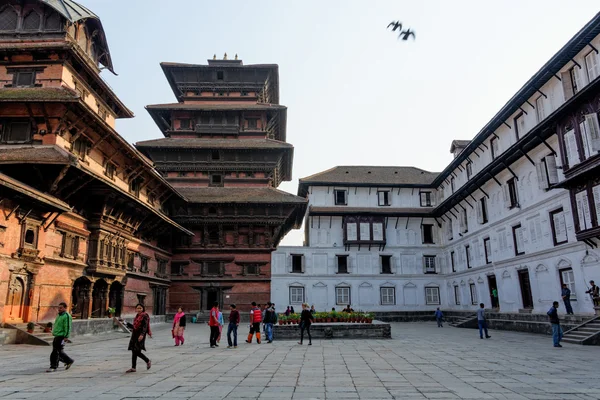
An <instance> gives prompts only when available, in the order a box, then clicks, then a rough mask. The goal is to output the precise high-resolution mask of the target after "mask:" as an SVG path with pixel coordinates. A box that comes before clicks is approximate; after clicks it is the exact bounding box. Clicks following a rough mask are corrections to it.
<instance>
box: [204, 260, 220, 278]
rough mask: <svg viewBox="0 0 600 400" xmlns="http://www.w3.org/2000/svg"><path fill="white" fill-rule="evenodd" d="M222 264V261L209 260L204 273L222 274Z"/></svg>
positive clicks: (205, 264)
mask: <svg viewBox="0 0 600 400" xmlns="http://www.w3.org/2000/svg"><path fill="white" fill-rule="evenodd" d="M222 266H223V263H222V262H221V261H207V262H205V263H204V275H213V276H217V275H222V274H223V273H222Z"/></svg>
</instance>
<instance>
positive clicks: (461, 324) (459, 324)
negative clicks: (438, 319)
mask: <svg viewBox="0 0 600 400" xmlns="http://www.w3.org/2000/svg"><path fill="white" fill-rule="evenodd" d="M473 323H475V324H477V314H469V315H466V316H460V317H456V318H453V319H452V321H450V322H449V323H448V324H449V325H450V326H454V327H455V328H466V327H467V325H472V324H473Z"/></svg>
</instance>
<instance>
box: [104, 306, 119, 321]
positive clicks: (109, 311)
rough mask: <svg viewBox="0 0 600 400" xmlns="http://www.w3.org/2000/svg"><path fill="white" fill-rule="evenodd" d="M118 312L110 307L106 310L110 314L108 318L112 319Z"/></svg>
mask: <svg viewBox="0 0 600 400" xmlns="http://www.w3.org/2000/svg"><path fill="white" fill-rule="evenodd" d="M116 312H117V310H116V309H115V308H114V307H108V310H106V313H107V314H108V318H112V317H113V315H115V313H116Z"/></svg>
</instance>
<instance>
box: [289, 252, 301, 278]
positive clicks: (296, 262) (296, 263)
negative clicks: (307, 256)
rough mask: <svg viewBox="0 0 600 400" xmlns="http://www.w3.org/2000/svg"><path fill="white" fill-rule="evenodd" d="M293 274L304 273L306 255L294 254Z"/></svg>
mask: <svg viewBox="0 0 600 400" xmlns="http://www.w3.org/2000/svg"><path fill="white" fill-rule="evenodd" d="M291 257H292V272H293V273H299V274H301V273H303V272H304V255H302V254H292V255H291Z"/></svg>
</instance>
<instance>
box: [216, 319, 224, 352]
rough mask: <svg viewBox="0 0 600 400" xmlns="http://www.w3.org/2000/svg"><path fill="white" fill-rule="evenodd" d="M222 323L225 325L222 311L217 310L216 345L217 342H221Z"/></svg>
mask: <svg viewBox="0 0 600 400" xmlns="http://www.w3.org/2000/svg"><path fill="white" fill-rule="evenodd" d="M223 325H225V322H223V313H222V312H221V311H219V337H218V338H217V345H218V344H219V343H221V335H222V334H223Z"/></svg>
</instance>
